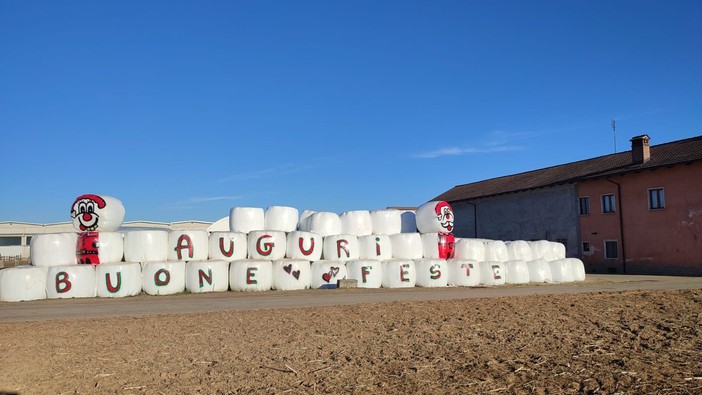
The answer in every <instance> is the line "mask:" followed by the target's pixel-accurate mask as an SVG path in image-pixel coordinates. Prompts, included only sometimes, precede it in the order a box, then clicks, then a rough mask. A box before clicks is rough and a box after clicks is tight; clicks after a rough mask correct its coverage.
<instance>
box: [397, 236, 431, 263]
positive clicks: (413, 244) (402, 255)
mask: <svg viewBox="0 0 702 395" xmlns="http://www.w3.org/2000/svg"><path fill="white" fill-rule="evenodd" d="M390 244H391V245H392V256H393V258H397V259H421V258H422V257H423V256H424V251H423V247H422V236H421V235H420V234H419V233H397V234H394V235H390Z"/></svg>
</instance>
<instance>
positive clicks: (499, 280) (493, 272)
mask: <svg viewBox="0 0 702 395" xmlns="http://www.w3.org/2000/svg"><path fill="white" fill-rule="evenodd" d="M505 277H506V276H505V264H504V262H499V261H484V262H480V284H481V285H505V283H506V278H505Z"/></svg>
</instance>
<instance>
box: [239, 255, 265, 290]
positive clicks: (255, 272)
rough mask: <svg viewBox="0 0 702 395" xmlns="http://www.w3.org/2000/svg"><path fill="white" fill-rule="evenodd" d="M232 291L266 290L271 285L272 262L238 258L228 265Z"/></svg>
mask: <svg viewBox="0 0 702 395" xmlns="http://www.w3.org/2000/svg"><path fill="white" fill-rule="evenodd" d="M229 286H230V287H231V289H232V291H244V292H249V291H268V290H270V289H271V287H272V286H273V263H272V262H271V261H269V260H262V259H240V260H236V261H233V262H231V264H230V265H229Z"/></svg>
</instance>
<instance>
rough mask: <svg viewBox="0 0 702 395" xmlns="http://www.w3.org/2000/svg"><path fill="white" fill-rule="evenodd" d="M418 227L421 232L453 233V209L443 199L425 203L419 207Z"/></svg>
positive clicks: (416, 216)
mask: <svg viewBox="0 0 702 395" xmlns="http://www.w3.org/2000/svg"><path fill="white" fill-rule="evenodd" d="M415 218H416V220H417V229H418V230H419V232H420V233H434V232H438V233H451V232H453V221H454V218H453V209H452V208H451V205H450V204H448V203H447V202H443V201H432V202H428V203H424V204H422V205H421V206H419V207H418V208H417V213H416V214H415Z"/></svg>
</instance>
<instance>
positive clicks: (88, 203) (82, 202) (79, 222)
mask: <svg viewBox="0 0 702 395" xmlns="http://www.w3.org/2000/svg"><path fill="white" fill-rule="evenodd" d="M103 208H105V200H104V199H103V198H101V197H100V196H97V195H82V196H79V197H78V198H77V199H76V201H75V202H73V208H71V218H73V226H74V227H75V228H77V229H80V230H81V231H82V232H88V231H95V230H97V229H98V224H99V221H100V215H99V213H98V212H99V211H100V210H101V209H103Z"/></svg>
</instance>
